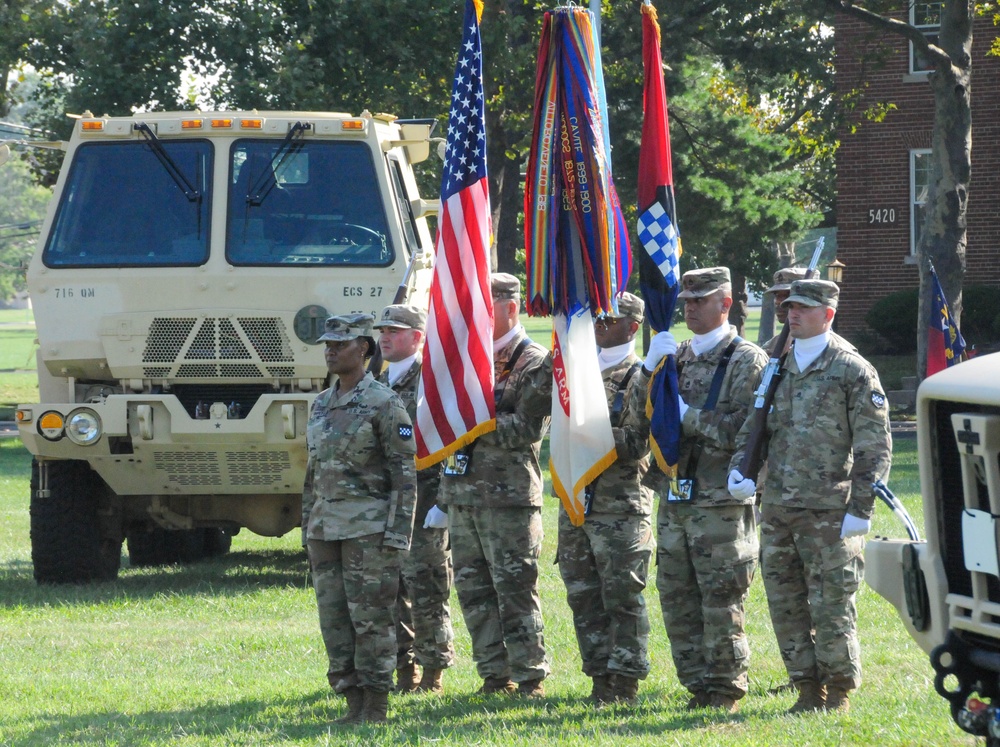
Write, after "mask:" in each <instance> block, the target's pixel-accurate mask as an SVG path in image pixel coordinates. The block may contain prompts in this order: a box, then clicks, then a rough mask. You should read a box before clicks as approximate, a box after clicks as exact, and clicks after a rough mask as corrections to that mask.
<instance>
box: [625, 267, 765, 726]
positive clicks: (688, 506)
mask: <svg viewBox="0 0 1000 747" xmlns="http://www.w3.org/2000/svg"><path fill="white" fill-rule="evenodd" d="M681 285H682V288H683V289H682V291H681V292H680V294H678V298H679V299H681V300H683V302H684V318H685V321H686V322H687V325H688V328H689V329H690V330H691V331H692V332H694V333H695V335H694V338H693V339H692V340H691V341H689V342H684V343H681V344H680V345H679V346H678V349H677V369H678V379H677V381H678V389H679V394H680V402H679V404H680V414H681V451H680V458H679V462H678V475H679V477H680V478H683V479H684V482H681V483H680V484H679V485H678V487H679V488H681V489H680V490H678V492H676V493H675V492H674V491H673V490H671V489H670V484H669V482H668V481H667V480H666V478H665V477H664V476H663V473H662V472H660V471H659V470H658V469H657V470H651V471H650V473H649V477H650V478H652V479H655V480H656V485H657V487H658V492H659V494H660V507H659V512H658V514H657V526H656V538H657V558H656V562H657V576H656V580H657V585H658V587H659V593H660V607H661V609H662V611H663V619H664V622H665V623H666V627H667V635H668V637H669V638H670V647H671V655H672V656H673V660H674V666H675V667H676V669H677V676H678V679H679V680H680V682H681V684H682V685H684V687H686V688H687V689H688V690H689V691H690V692H691V698H690V700H689V702H688V708H689V709H696V708H704V707H711V708H717V709H721V710H723V711H725V712H727V713H733V712H735V711H736V710H737V709H738V707H739V703H738V701H739V700H740V698H742V697H743V696H744V695H746V692H747V669H748V666H749V660H750V645H749V643H748V641H747V636H746V633H745V630H744V623H745V619H744V617H745V613H744V603H745V601H746V596H747V591H748V589H749V588H750V582H751V581H752V580H753V574H754V570H755V569H756V565H757V554H758V548H759V543H758V539H757V525H756V522H755V520H754V507H753V496H752V495H751V496H750V497H749V498H747V499H735V498H733V497H732V496H731V495H729V493H728V491H727V490H726V475H727V474H728V472H729V458H730V457H731V456H732V453H733V450H734V449H735V447H736V434H737V433H738V432H739V430H740V428H741V427H742V426H743V421H744V420H745V419H746V417H747V415H748V413H749V411H750V407H751V405H752V403H753V395H754V390H755V388H756V386H757V384H758V382H759V380H760V375H761V372H762V371H763V369H764V366H765V365H766V364H767V357H766V356H765V355H764V352H763V351H762V350H761V349H760V348H759V347H757V346H756V345H754V344H753V343H750V342H747V341H746V340H742V339H739V338H737V335H736V331H735V330H734V329H733V328H732V327H731V326H730V325H729V324H728V322H727V321H726V319H727V316H728V313H729V308H730V307H731V306H732V303H733V300H732V285H731V282H730V275H729V270H728V269H726V268H725V267H710V268H706V269H701V270H691V271H690V272H686V273H684V276H683V277H682V278H681ZM664 334H669V333H660V335H664ZM660 335H658V337H659V336H660ZM654 339H655V338H654ZM650 348H651V355H652V357H653V358H656V357H657V356H656V353H655V352H654V348H655V346H654V345H652V344H651V345H650ZM727 358H728V362H726V359H727ZM658 362H659V361H658V360H651V359H650V358H649V357H647V361H646V363H645V370H644V372H643V380H644V381H645V379H646V373H647V372H648V371H652V370H653V368H654V367H655V365H656V364H657V363H658ZM717 376H721V386H719V388H718V390H717V395H716V402H715V405H714V407H713V406H711V403H710V402H709V399H710V392H711V391H712V389H713V380H715V379H716V377H717ZM639 404H640V406H644V403H639ZM688 480H693V483H688V482H686V481H688ZM686 486H692V488H691V491H690V492H689V491H688V490H686V489H685V487H686Z"/></svg>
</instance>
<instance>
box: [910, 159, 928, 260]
mask: <svg viewBox="0 0 1000 747" xmlns="http://www.w3.org/2000/svg"><path fill="white" fill-rule="evenodd" d="M930 185H931V151H930V150H911V151H910V254H914V255H915V254H916V253H917V244H919V243H920V235H921V234H922V233H923V230H924V216H925V215H926V214H927V213H926V210H927V193H928V192H929V191H930Z"/></svg>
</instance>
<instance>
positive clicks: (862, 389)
mask: <svg viewBox="0 0 1000 747" xmlns="http://www.w3.org/2000/svg"><path fill="white" fill-rule="evenodd" d="M838 297H839V290H838V288H837V286H836V285H835V284H834V283H831V282H828V281H825V280H797V281H795V282H794V283H792V287H791V295H790V296H789V297H788V298H787V299H786V300H785V302H784V303H785V306H787V307H788V309H789V312H788V324H789V325H790V327H791V336H792V338H793V340H794V342H793V344H792V350H791V352H790V353H789V355H788V357H787V359H786V361H785V364H784V370H783V375H782V379H781V383H780V384H779V386H778V389H777V392H776V394H775V398H774V404H773V407H772V409H771V411H770V414H769V415H768V418H767V431H766V433H765V438H766V440H765V448H766V450H767V470H768V473H767V483H766V485H765V487H764V495H763V501H762V506H761V545H762V553H761V563H762V569H763V576H764V588H765V590H766V591H767V600H768V606H769V607H770V611H771V622H772V624H773V625H774V631H775V635H776V636H777V639H778V647H779V648H780V650H781V656H782V659H783V660H784V662H785V668H786V669H787V670H788V674H789V676H790V678H791V680H792V682H793V683H795V686H796V688H797V689H798V691H799V697H798V700H797V701H796V703H795V705H794V706H792V709H791V710H792V712H793V713H799V712H802V711H809V710H815V709H823V708H826V709H827V710H835V711H846V710H848V709H849V707H850V702H849V697H848V694H849V693H850V691H852V690H854V689H855V688H857V687H858V686H859V685H860V683H861V656H860V654H861V646H860V643H859V641H858V634H857V609H856V607H855V602H854V599H855V593H856V592H857V590H858V586H859V585H860V583H861V579H862V576H863V574H864V556H863V554H862V551H863V550H864V545H865V540H864V535H865V534H867V533H868V531H869V530H870V528H871V515H872V512H873V511H874V504H875V495H874V492H873V489H872V484H873V483H874V482H875V481H876V480H879V479H883V480H884V479H886V478H887V477H888V474H889V466H890V464H891V460H892V438H891V436H890V431H889V418H888V403H887V401H886V397H885V393H884V392H883V391H882V386H881V384H880V383H879V379H878V374H877V373H876V372H875V369H874V368H872V366H871V365H870V364H869V363H868V362H867V361H866V360H865V359H864V358H862V357H861V356H860V355H859V354H858V352H857V351H856V350H854V349H853V348H850V347H849V346H845V345H844V344H842V343H841V342H840V341H839V340H838V338H836V337H834V336H833V335H831V334H830V325H831V323H832V321H833V317H834V315H835V313H836V308H837V300H838ZM748 436H749V428H744V429H743V431H741V432H740V434H739V438H738V449H737V451H736V453H735V454H734V455H733V458H732V461H731V467H732V472H731V473H730V475H729V490H730V492H731V493H732V494H733V495H736V496H743V495H746V494H747V493H748V491H749V493H750V494H752V493H753V491H754V490H755V489H756V486H755V485H754V482H753V480H750V479H749V478H744V477H743V475H742V474H740V472H739V464H740V461H741V459H742V456H743V449H744V447H745V444H746V440H747V438H748Z"/></svg>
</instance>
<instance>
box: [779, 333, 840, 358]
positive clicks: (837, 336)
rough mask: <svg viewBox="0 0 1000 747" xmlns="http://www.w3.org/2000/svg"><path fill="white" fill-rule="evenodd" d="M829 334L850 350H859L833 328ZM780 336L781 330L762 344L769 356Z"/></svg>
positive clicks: (789, 339)
mask: <svg viewBox="0 0 1000 747" xmlns="http://www.w3.org/2000/svg"><path fill="white" fill-rule="evenodd" d="M829 334H830V339H831V340H833V339H836V340H837V342H838V343H839V344H841V345H843V346H844V347H846V348H847V349H848V350H857V348H856V347H854V346H853V345H852V344H851V343H849V342H848V341H847V340H845V339H844V338H843V337H841V336H840V335H838V334H837V333H836V332H834V331H833V330H831V331H830V332H829ZM780 336H781V333H780V332H779V333H778V334H776V335H775V336H774V337H772V338H771V339H770V340H768V341H767V342H765V343H764V344H763V345H761V347H762V348H763V349H764V352H765V353H767V354H768V356H771V355H773V354H774V353H773V352H772V348H773V347H774V346H775V345H776V344H777V343H778V338H779V337H780ZM791 340H792V338H791V337H789V338H788V341H789V342H791ZM778 357H779V358H780V357H781V356H780V355H779V356H778Z"/></svg>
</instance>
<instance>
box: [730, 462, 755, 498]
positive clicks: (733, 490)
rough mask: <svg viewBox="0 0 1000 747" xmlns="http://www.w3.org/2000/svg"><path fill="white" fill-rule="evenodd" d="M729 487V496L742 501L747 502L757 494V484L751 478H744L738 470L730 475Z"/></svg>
mask: <svg viewBox="0 0 1000 747" xmlns="http://www.w3.org/2000/svg"><path fill="white" fill-rule="evenodd" d="M728 487H729V495H731V496H732V497H733V498H738V499H739V500H741V501H745V500H746V499H747V498H750V497H752V496H753V494H754V493H756V492H757V483H755V482H754V481H753V480H751V479H750V478H749V477H744V476H743V474H742V473H741V472H740V471H739V470H738V469H734V470H732V471H731V472H730V473H729V482H728Z"/></svg>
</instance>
